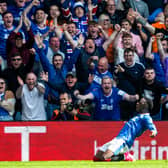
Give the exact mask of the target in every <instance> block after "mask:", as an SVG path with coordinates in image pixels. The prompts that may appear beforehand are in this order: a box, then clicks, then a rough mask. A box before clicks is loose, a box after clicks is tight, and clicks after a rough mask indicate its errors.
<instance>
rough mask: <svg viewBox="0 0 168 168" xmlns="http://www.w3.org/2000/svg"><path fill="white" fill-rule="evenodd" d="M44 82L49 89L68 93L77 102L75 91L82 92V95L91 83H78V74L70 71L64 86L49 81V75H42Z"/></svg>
mask: <svg viewBox="0 0 168 168" xmlns="http://www.w3.org/2000/svg"><path fill="white" fill-rule="evenodd" d="M41 78H42V80H44V81H45V82H46V83H47V84H48V86H49V87H51V88H53V89H55V90H57V91H59V92H67V93H68V94H70V95H71V97H72V100H73V101H76V97H75V96H74V91H75V90H80V92H81V93H84V92H85V90H86V89H87V88H88V87H89V83H87V84H84V83H81V82H78V81H77V77H76V73H75V72H73V71H69V72H68V73H67V74H66V78H65V81H64V83H63V84H58V83H53V81H50V80H48V74H47V73H42V74H41Z"/></svg>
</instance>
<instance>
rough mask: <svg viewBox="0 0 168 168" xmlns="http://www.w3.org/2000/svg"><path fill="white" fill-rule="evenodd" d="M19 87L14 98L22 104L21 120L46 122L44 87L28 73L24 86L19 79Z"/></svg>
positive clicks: (32, 74)
mask: <svg viewBox="0 0 168 168" xmlns="http://www.w3.org/2000/svg"><path fill="white" fill-rule="evenodd" d="M19 84H20V87H19V88H18V89H17V91H16V97H17V98H18V99H19V98H21V102H22V116H21V118H22V120H23V121H30V120H31V121H32V120H46V112H45V108H44V92H45V87H44V86H43V84H42V83H39V82H37V77H36V75H35V74H34V73H32V72H30V73H28V74H27V76H26V80H25V84H24V82H23V80H22V79H21V78H19Z"/></svg>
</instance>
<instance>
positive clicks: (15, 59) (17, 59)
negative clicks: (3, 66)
mask: <svg viewBox="0 0 168 168" xmlns="http://www.w3.org/2000/svg"><path fill="white" fill-rule="evenodd" d="M20 60H21V58H14V59H12V61H20Z"/></svg>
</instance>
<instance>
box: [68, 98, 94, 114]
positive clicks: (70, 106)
mask: <svg viewBox="0 0 168 168" xmlns="http://www.w3.org/2000/svg"><path fill="white" fill-rule="evenodd" d="M91 103H92V100H91V99H86V100H78V101H75V102H74V103H72V102H71V103H68V104H66V110H67V111H68V112H71V111H72V110H73V109H79V110H80V112H82V111H83V109H84V108H85V107H86V106H87V105H90V104H91Z"/></svg>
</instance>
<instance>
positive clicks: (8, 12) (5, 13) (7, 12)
mask: <svg viewBox="0 0 168 168" xmlns="http://www.w3.org/2000/svg"><path fill="white" fill-rule="evenodd" d="M7 14H11V15H12V16H13V14H12V12H10V11H6V12H4V13H3V14H2V18H4V16H5V15H7Z"/></svg>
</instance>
